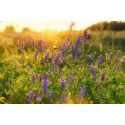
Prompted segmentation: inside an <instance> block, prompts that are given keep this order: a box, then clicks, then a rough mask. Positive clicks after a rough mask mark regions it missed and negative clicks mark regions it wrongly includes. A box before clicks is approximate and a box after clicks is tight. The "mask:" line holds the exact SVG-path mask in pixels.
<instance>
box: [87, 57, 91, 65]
mask: <svg viewBox="0 0 125 125" xmlns="http://www.w3.org/2000/svg"><path fill="white" fill-rule="evenodd" d="M91 63H92V58H91V55H88V64H89V65H91Z"/></svg>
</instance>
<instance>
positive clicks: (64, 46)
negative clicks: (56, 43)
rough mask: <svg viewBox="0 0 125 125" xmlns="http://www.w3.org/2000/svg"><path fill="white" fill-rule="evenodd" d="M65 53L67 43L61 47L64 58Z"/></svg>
mask: <svg viewBox="0 0 125 125" xmlns="http://www.w3.org/2000/svg"><path fill="white" fill-rule="evenodd" d="M65 51H66V43H65V42H63V43H62V47H61V52H62V56H64V53H65Z"/></svg>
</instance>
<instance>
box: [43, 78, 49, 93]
mask: <svg viewBox="0 0 125 125" xmlns="http://www.w3.org/2000/svg"><path fill="white" fill-rule="evenodd" d="M48 86H49V83H48V80H46V79H44V80H43V92H44V94H45V93H46V91H47V90H48Z"/></svg>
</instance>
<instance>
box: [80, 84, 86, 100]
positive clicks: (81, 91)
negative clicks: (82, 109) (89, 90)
mask: <svg viewBox="0 0 125 125" xmlns="http://www.w3.org/2000/svg"><path fill="white" fill-rule="evenodd" d="M85 93H86V87H85V86H83V87H82V88H81V90H80V92H79V96H78V100H80V99H81V98H82V97H83V96H84V95H85Z"/></svg>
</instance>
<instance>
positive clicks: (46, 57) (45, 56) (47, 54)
mask: <svg viewBox="0 0 125 125" xmlns="http://www.w3.org/2000/svg"><path fill="white" fill-rule="evenodd" d="M48 57H49V53H46V54H45V55H44V63H47V61H48Z"/></svg>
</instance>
